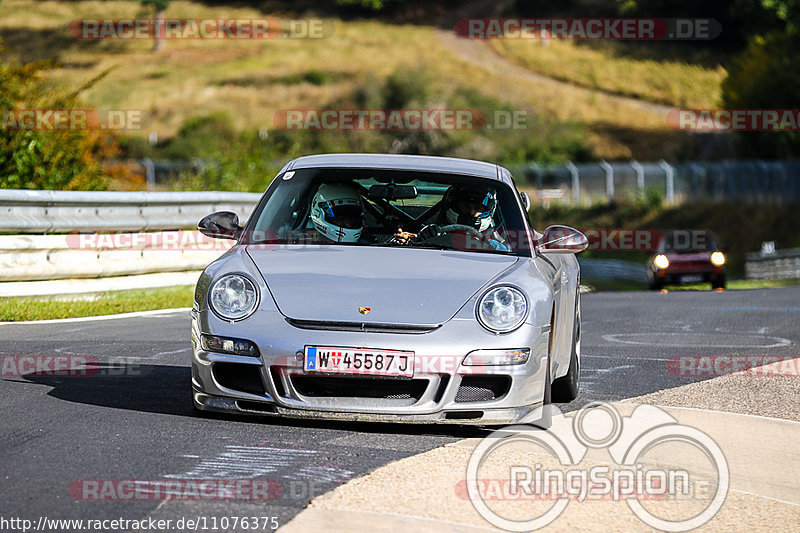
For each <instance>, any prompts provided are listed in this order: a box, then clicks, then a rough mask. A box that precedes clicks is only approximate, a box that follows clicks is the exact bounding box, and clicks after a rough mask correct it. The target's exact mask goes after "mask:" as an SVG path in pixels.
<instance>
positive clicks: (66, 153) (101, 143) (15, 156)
mask: <svg viewBox="0 0 800 533" xmlns="http://www.w3.org/2000/svg"><path fill="white" fill-rule="evenodd" d="M47 67H48V65H46V64H44V63H37V64H26V65H18V64H16V63H13V62H3V63H0V112H1V113H3V119H4V120H5V118H6V117H11V114H12V113H13V112H14V111H18V110H24V109H62V110H63V109H85V108H86V106H85V105H81V104H80V102H78V101H77V99H76V98H75V97H73V96H68V95H62V94H59V93H57V92H55V91H45V90H44V89H42V84H41V83H40V81H39V73H40V71H41V70H43V69H45V68H47ZM114 150H115V143H114V142H113V138H109V136H107V135H105V134H102V133H99V132H91V131H52V130H36V129H31V130H14V129H7V128H6V127H5V123H4V127H2V128H0V187H2V188H9V189H73V190H100V189H105V188H106V186H107V180H106V178H105V177H104V176H103V175H102V170H101V167H100V164H99V160H100V159H101V158H102V157H103V156H104V154H107V153H109V152H110V153H113V152H114Z"/></svg>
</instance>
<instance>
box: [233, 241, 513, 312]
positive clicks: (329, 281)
mask: <svg viewBox="0 0 800 533" xmlns="http://www.w3.org/2000/svg"><path fill="white" fill-rule="evenodd" d="M247 253H248V254H249V256H250V257H251V258H252V259H253V261H254V262H255V264H256V266H257V267H258V269H259V271H260V272H261V275H262V276H263V277H264V281H265V282H266V283H267V286H268V287H269V290H270V292H271V293H272V296H273V298H274V299H275V303H276V304H277V306H278V309H279V310H280V312H281V313H282V314H283V315H284V316H286V317H289V318H293V319H298V320H315V321H333V322H364V323H379V324H414V325H418V324H419V325H421V324H426V325H434V324H442V323H444V322H446V321H447V320H449V319H450V318H451V317H452V316H453V315H455V314H456V312H458V310H459V309H460V308H461V307H462V306H463V305H464V303H465V302H466V301H467V300H469V298H470V297H471V296H472V295H473V294H475V292H477V291H478V290H480V288H481V287H483V286H484V285H485V284H486V283H487V282H488V281H490V280H491V279H493V278H495V277H496V276H498V275H499V274H501V273H502V272H503V271H504V270H505V269H507V268H508V267H510V266H512V265H513V264H514V263H515V262H516V261H517V258H516V257H509V256H502V255H492V254H485V253H477V252H455V251H454V252H450V251H441V250H424V249H403V248H381V247H361V246H302V247H300V246H297V247H292V246H279V247H277V248H274V249H272V250H264V249H259V247H258V246H248V247H247ZM361 307H368V308H369V312H368V313H366V314H362V313H360V312H359V308H361Z"/></svg>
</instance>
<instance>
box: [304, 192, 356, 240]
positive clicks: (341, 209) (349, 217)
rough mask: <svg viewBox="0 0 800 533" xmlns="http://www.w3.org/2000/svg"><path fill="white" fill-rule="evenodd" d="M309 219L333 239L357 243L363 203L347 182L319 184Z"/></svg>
mask: <svg viewBox="0 0 800 533" xmlns="http://www.w3.org/2000/svg"><path fill="white" fill-rule="evenodd" d="M311 222H312V223H313V224H314V227H315V228H316V229H317V231H319V232H320V233H321V234H322V235H324V236H325V237H326V238H327V239H329V240H331V241H333V242H357V241H358V239H359V238H360V237H361V232H362V231H363V230H364V206H363V204H362V203H361V195H360V194H359V193H358V190H357V189H356V188H355V187H354V186H352V185H350V184H347V183H323V184H322V185H320V186H319V189H317V193H316V194H315V195H314V199H313V200H312V201H311Z"/></svg>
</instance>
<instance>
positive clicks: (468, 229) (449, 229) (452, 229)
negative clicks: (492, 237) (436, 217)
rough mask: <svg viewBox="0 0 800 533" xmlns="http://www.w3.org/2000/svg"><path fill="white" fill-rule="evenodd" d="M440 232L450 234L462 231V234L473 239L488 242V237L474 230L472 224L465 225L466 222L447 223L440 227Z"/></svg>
mask: <svg viewBox="0 0 800 533" xmlns="http://www.w3.org/2000/svg"><path fill="white" fill-rule="evenodd" d="M441 231H442V234H443V235H444V234H448V235H452V234H454V233H463V234H464V235H469V236H470V237H472V238H473V239H477V240H479V241H480V242H482V243H485V244H489V237H487V236H486V235H484V234H483V233H481V232H480V231H478V230H476V229H475V228H473V227H472V226H467V225H466V224H449V225H447V226H442V228H441Z"/></svg>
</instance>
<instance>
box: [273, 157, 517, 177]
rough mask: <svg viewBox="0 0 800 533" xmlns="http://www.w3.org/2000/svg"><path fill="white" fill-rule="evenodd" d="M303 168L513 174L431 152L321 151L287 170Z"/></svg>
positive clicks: (483, 163) (471, 161) (499, 167)
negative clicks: (412, 153)
mask: <svg viewBox="0 0 800 533" xmlns="http://www.w3.org/2000/svg"><path fill="white" fill-rule="evenodd" d="M301 168H381V169H389V170H419V171H426V172H447V173H453V174H465V175H469V176H478V177H481V178H489V179H494V180H499V181H506V182H510V173H509V172H508V171H507V170H506V169H504V168H503V167H501V166H499V165H496V164H494V163H486V162H484V161H475V160H472V159H459V158H455V157H438V156H428V155H403V154H320V155H308V156H304V157H298V158H297V159H295V160H294V161H291V162H289V164H287V165H286V168H285V169H284V170H287V171H288V170H297V169H301Z"/></svg>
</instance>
